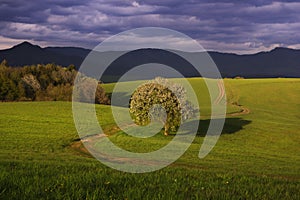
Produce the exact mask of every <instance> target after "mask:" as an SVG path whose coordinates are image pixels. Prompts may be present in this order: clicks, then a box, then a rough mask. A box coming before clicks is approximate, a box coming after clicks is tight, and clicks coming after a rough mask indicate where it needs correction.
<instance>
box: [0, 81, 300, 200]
mask: <svg viewBox="0 0 300 200" xmlns="http://www.w3.org/2000/svg"><path fill="white" fill-rule="evenodd" d="M191 82H192V84H193V86H195V88H200V87H202V86H201V82H202V80H200V79H193V80H191ZM226 86H227V88H229V87H230V89H231V90H232V91H234V93H235V94H236V95H238V96H239V97H240V99H239V103H241V104H242V105H244V106H246V107H248V108H250V110H251V113H250V114H248V115H242V116H236V117H229V118H228V119H227V120H226V126H225V128H224V131H223V135H222V136H221V138H220V139H219V141H218V143H217V145H216V146H215V148H214V149H213V151H212V152H211V153H210V154H209V155H208V156H207V157H205V158H204V159H202V160H200V159H198V157H197V155H198V152H199V148H200V144H201V143H202V141H203V137H197V138H196V139H195V141H194V142H193V144H192V145H191V147H190V148H189V150H188V151H187V152H186V153H185V155H184V156H183V157H182V158H180V159H179V160H178V161H177V162H175V163H174V164H173V165H172V166H170V167H167V168H165V169H162V170H159V171H157V172H153V173H147V174H126V173H122V172H118V171H115V170H112V169H109V168H107V167H105V166H103V165H101V164H100V163H99V162H98V161H96V160H94V159H92V158H89V157H86V156H82V154H80V153H78V152H76V151H75V150H74V149H72V148H70V147H69V144H70V143H71V142H72V141H73V140H74V139H76V138H77V137H78V136H77V133H76V130H75V128H74V124H73V119H72V113H71V103H68V102H30V103H1V104H0V121H1V123H0V139H1V140H0V141H1V142H0V159H1V161H0V199H9V198H12V199H22V198H24V199H25V198H26V199H36V198H58V199H74V198H76V199H83V198H87V199H100V198H101V199H109V198H111V199H125V198H128V199H140V198H142V197H143V198H157V199H158V198H162V199H166V198H168V197H169V198H170V197H177V198H178V199H183V198H185V199H186V198H193V197H195V198H218V199H226V198H227V199H234V198H236V199H238V198H243V199H244V198H259V199H287V198H289V199H297V198H298V197H299V195H300V194H299V190H300V186H299V185H300V181H299V180H300V167H299V166H300V154H299V152H300V147H299V143H300V133H299V130H300V125H299V123H298V121H299V116H300V103H299V99H300V80H299V79H264V80H226ZM97 110H98V111H99V112H98V117H99V119H105V120H106V121H105V122H103V123H104V124H106V128H107V130H108V129H109V127H110V126H111V125H112V120H111V117H110V114H109V113H110V112H109V107H107V106H98V107H97ZM207 123H208V121H207V120H202V121H201V122H200V126H201V128H202V129H205V127H206V125H207ZM201 124H202V125H201ZM202 129H201V130H199V132H200V134H201V133H202V132H203V130H202ZM110 138H111V140H112V141H114V142H115V143H116V144H117V145H119V146H122V147H126V148H128V149H130V150H137V151H139V150H140V151H141V150H143V147H144V146H145V145H146V144H147V145H148V146H149V142H151V143H152V144H153V145H156V146H157V147H159V146H160V145H164V144H165V143H166V142H167V141H169V140H170V138H165V137H162V136H160V135H157V136H155V137H154V138H152V139H148V140H140V139H139V140H136V139H134V138H131V137H128V136H126V135H125V134H123V133H122V132H119V133H117V134H114V135H112V136H111V137H110ZM157 147H156V148H157ZM149 150H151V148H150V149H149Z"/></svg>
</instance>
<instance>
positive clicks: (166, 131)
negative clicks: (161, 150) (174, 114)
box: [164, 122, 169, 136]
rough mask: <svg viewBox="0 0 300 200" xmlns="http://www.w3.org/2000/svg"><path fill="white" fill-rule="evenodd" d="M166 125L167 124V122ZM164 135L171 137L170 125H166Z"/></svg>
mask: <svg viewBox="0 0 300 200" xmlns="http://www.w3.org/2000/svg"><path fill="white" fill-rule="evenodd" d="M165 123H166V122H165ZM164 135H165V136H168V135H169V125H168V124H167V123H166V124H165V132H164Z"/></svg>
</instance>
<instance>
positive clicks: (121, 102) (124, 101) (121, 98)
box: [106, 92, 131, 108]
mask: <svg viewBox="0 0 300 200" xmlns="http://www.w3.org/2000/svg"><path fill="white" fill-rule="evenodd" d="M106 95H107V97H108V98H109V99H110V102H111V105H112V106H118V107H124V108H128V105H129V102H130V101H128V100H130V98H131V95H129V94H128V93H127V92H114V101H112V93H106Z"/></svg>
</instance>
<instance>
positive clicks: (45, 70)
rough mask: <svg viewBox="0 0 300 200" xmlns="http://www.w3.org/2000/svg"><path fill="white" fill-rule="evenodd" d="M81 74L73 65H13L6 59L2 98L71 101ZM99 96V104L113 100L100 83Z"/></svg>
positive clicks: (0, 73)
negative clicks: (76, 79)
mask: <svg viewBox="0 0 300 200" xmlns="http://www.w3.org/2000/svg"><path fill="white" fill-rule="evenodd" d="M77 73H78V72H77V71H76V70H75V67H74V66H73V65H70V66H69V67H67V68H66V67H62V66H59V65H55V64H47V65H40V64H38V65H31V66H24V67H20V68H12V67H9V66H8V65H7V62H6V60H4V61H2V63H1V64H0V101H34V100H37V101H71V100H72V92H73V85H74V79H75V77H76V75H77ZM95 96H96V97H95V103H103V104H108V103H109V99H108V98H107V97H106V95H105V91H104V89H103V88H102V87H101V86H100V84H99V85H98V89H97V92H96V95H95Z"/></svg>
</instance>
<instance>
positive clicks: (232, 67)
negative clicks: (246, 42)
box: [0, 42, 300, 78]
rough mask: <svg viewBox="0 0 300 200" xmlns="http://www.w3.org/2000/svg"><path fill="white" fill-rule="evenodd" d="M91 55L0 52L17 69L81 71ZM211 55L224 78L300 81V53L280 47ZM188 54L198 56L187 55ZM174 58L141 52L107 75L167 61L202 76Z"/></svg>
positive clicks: (23, 46) (23, 49) (24, 48)
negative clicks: (39, 67) (50, 66)
mask: <svg viewBox="0 0 300 200" xmlns="http://www.w3.org/2000/svg"><path fill="white" fill-rule="evenodd" d="M90 52H91V50H90V49H84V48H78V47H45V48H41V47H40V46H37V45H33V44H31V43H29V42H23V43H20V44H18V45H16V46H14V47H12V48H9V49H4V50H0V60H3V59H6V60H7V61H8V64H9V65H10V66H13V67H18V66H24V65H32V64H47V63H55V64H59V65H62V66H68V65H71V64H73V65H75V67H76V68H78V67H80V65H81V63H82V62H83V60H84V59H85V57H86V56H87V55H88V54H89V53H90ZM208 53H209V55H210V56H211V58H212V59H213V61H214V62H215V63H216V65H217V67H218V68H219V71H220V72H221V74H222V76H223V77H236V76H242V77H246V78H260V77H300V50H296V49H289V48H284V47H277V48H275V49H273V50H271V51H268V52H259V53H255V54H247V55H238V54H233V53H221V52H214V51H209V52H208ZM184 54H198V53H189V52H184ZM199 54H201V53H200V52H199ZM170 56H172V55H170V54H169V53H168V51H164V50H160V49H138V50H135V51H132V52H130V53H127V54H126V55H123V56H121V57H120V58H118V59H117V60H116V61H114V62H113V63H112V64H111V66H110V67H109V68H108V70H106V75H109V76H120V75H122V73H125V72H126V71H128V70H130V69H131V68H132V66H137V65H140V64H145V63H155V62H158V61H161V60H165V62H163V63H162V64H166V65H168V66H171V67H174V68H175V69H176V70H179V71H180V72H183V74H184V75H185V76H188V77H193V76H199V74H198V73H197V72H196V71H195V69H193V67H191V66H188V65H189V63H187V62H186V61H185V60H184V59H180V58H178V59H173V57H170Z"/></svg>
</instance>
